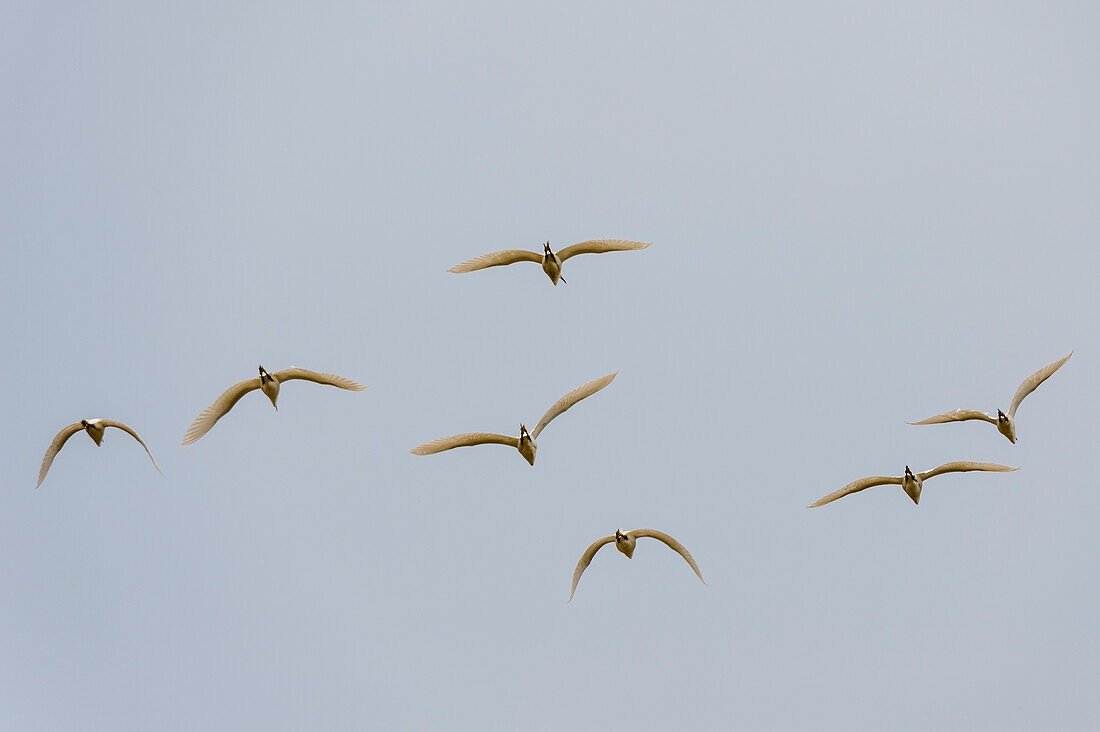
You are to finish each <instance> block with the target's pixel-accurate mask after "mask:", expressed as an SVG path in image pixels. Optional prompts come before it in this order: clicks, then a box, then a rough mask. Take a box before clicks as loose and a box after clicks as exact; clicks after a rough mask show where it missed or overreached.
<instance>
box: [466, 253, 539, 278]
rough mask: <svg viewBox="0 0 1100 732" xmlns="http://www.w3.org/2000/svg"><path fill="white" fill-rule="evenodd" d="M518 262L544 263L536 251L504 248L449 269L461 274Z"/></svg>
mask: <svg viewBox="0 0 1100 732" xmlns="http://www.w3.org/2000/svg"><path fill="white" fill-rule="evenodd" d="M516 262H535V263H537V264H542V255H541V254H536V253H535V252H529V251H527V250H526V249H503V250H501V251H499V252H491V253H489V254H482V255H481V256H480V257H474V258H473V259H467V260H466V261H465V262H463V263H461V264H456V265H455V266H453V267H451V268H450V269H449V270H447V271H448V272H455V273H457V274H461V273H463V272H473V271H475V270H479V269H485V268H487V267H500V266H503V265H505V264H515V263H516Z"/></svg>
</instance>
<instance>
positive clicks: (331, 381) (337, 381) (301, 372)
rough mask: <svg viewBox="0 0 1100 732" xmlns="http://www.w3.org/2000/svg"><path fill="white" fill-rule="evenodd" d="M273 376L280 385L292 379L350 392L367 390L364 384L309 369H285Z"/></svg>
mask: <svg viewBox="0 0 1100 732" xmlns="http://www.w3.org/2000/svg"><path fill="white" fill-rule="evenodd" d="M272 376H274V377H275V378H276V379H278V380H279V383H280V384H281V383H282V382H284V381H291V380H292V379H302V380H304V381H312V382H313V383H315V384H326V385H328V386H336V387H339V388H341V389H348V390H349V391H363V389H366V388H367V387H365V386H363V385H362V384H358V383H356V382H354V381H352V380H351V379H348V378H345V377H343V376H339V375H337V374H323V373H321V372H319V371H310V370H309V369H299V368H289V369H283V370H282V371H276V372H275V373H274V374H272Z"/></svg>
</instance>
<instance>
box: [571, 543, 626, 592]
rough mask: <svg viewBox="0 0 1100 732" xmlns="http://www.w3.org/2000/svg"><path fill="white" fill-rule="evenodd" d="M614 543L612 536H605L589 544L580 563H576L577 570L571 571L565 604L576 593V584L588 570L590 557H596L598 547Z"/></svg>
mask: <svg viewBox="0 0 1100 732" xmlns="http://www.w3.org/2000/svg"><path fill="white" fill-rule="evenodd" d="M614 541H615V537H614V536H605V537H604V538H602V539H597V540H596V541H594V542H592V543H591V544H589V546H588V548H587V549H585V550H584V554H582V555H581V558H580V561H578V562H577V568H576V569H574V570H573V586H572V587H570V588H569V599H568V600H566V602H571V601H572V600H573V595H574V593H576V591H577V583H578V582H580V581H581V575H582V574H584V570H586V569H588V565H589V564H591V563H592V557H594V556H596V552H598V551H599V550H600V547H601V546H603V545H604V544H610V543H612V542H614Z"/></svg>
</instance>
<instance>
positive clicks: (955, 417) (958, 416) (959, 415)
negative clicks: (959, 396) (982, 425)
mask: <svg viewBox="0 0 1100 732" xmlns="http://www.w3.org/2000/svg"><path fill="white" fill-rule="evenodd" d="M968 419H980V420H982V421H983V422H989V423H990V424H997V420H996V418H994V417H990V416H989V415H988V414H986V413H985V412H979V411H977V410H976V409H954V410H952V411H950V412H944V413H943V414H937V415H936V416H935V417H929V418H928V419H922V420H921V421H920V422H910V423H909V424H943V423H944V422H965V421H966V420H968Z"/></svg>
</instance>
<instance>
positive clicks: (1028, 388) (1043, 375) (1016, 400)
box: [1008, 351, 1073, 417]
mask: <svg viewBox="0 0 1100 732" xmlns="http://www.w3.org/2000/svg"><path fill="white" fill-rule="evenodd" d="M1072 355H1073V351H1070V352H1069V356H1066V357H1065V358H1060V359H1058V360H1057V361H1055V362H1054V363H1050V364H1047V365H1046V366H1044V367H1043V368H1041V369H1039V370H1038V371H1036V372H1035V373H1034V374H1032V375H1031V376H1029V377H1027V378H1026V379H1024V383H1022V384H1020V388H1019V389H1017V390H1016V394H1015V395H1013V397H1012V404H1011V405H1009V407H1008V416H1009V417H1015V416H1016V407H1018V406H1020V402H1022V401H1023V400H1024V397H1026V396H1027V395H1028V394H1030V393H1031V392H1033V391H1035V390H1036V389H1038V388H1039V384H1042V383H1043V382H1044V381H1046V380H1047V379H1049V378H1050V377H1051V375H1052V374H1053V373H1054V372H1055V371H1057V370H1058V369H1060V368H1062V364H1064V363H1065V362H1066V361H1068V360H1069V357H1070V356H1072Z"/></svg>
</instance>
